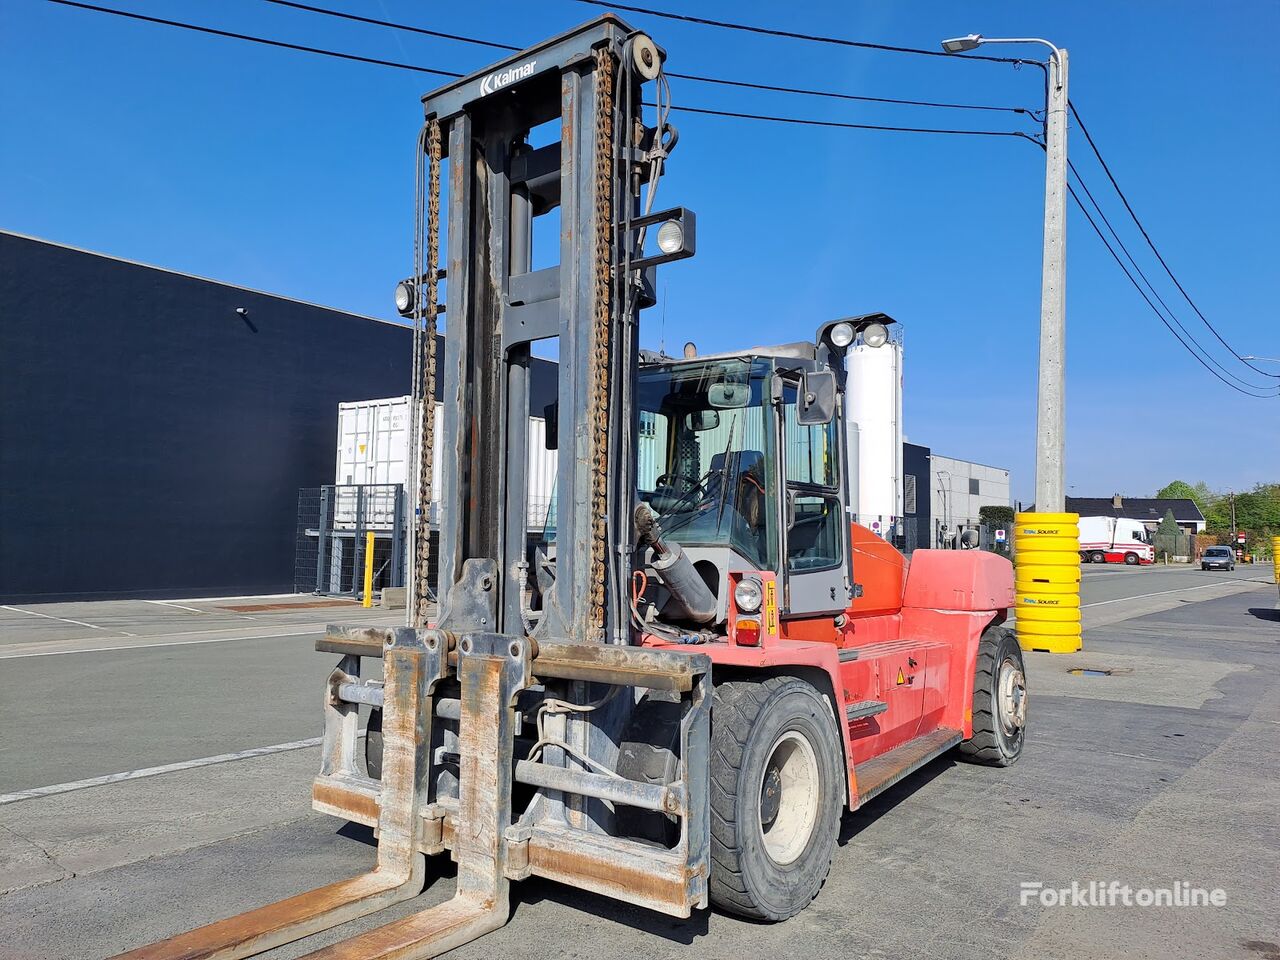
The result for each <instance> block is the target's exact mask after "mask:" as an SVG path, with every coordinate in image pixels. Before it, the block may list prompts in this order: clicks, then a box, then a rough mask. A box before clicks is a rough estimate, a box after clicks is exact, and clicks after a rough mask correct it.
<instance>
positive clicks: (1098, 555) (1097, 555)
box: [1089, 550, 1107, 563]
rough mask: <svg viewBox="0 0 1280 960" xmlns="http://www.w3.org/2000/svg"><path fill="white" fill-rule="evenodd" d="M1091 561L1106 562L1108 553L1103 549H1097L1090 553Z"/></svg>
mask: <svg viewBox="0 0 1280 960" xmlns="http://www.w3.org/2000/svg"><path fill="white" fill-rule="evenodd" d="M1089 562H1090V563H1106V562H1107V555H1106V554H1105V553H1103V552H1102V551H1101V550H1095V551H1094V552H1093V553H1091V554H1089Z"/></svg>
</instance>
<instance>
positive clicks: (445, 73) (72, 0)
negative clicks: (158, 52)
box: [49, 0, 462, 77]
mask: <svg viewBox="0 0 1280 960" xmlns="http://www.w3.org/2000/svg"><path fill="white" fill-rule="evenodd" d="M49 3H56V4H58V5H60V6H63V7H76V8H78V9H80V10H92V11H94V12H96V13H109V14H111V15H112V16H116V17H126V18H128V19H130V20H141V21H143V22H144V23H158V24H161V25H162V26H166V27H178V28H180V29H182V30H194V31H196V32H197V33H207V34H211V35H212V36H215V37H227V38H229V39H231V40H245V41H247V42H249V43H261V44H263V45H265V46H268V47H280V48H282V49H285V50H297V51H299V52H300V53H314V54H318V55H319V56H322V57H334V58H336V59H338V60H353V61H355V62H356V63H371V64H373V65H374V66H378V67H395V68H396V69H397V70H412V71H413V72H415V73H429V74H431V75H433V76H437V77H461V76H462V74H461V73H453V72H452V71H449V70H436V69H434V68H433V67H420V66H418V65H417V64H414V63H401V62H399V61H396V60H379V59H378V58H377V57H362V56H359V55H358V54H354V53H339V52H338V51H336V50H324V49H322V48H320V47H308V46H304V45H303V44H300V43H286V42H285V41H283V40H270V39H268V38H267V37H255V36H253V35H251V34H248V33H234V32H232V31H230V30H216V29H214V28H213V27H203V26H200V25H199V24H195V23H186V22H184V21H182V20H165V19H164V18H163V17H148V16H144V15H143V14H141V13H132V12H130V11H128V10H117V9H115V8H114V7H99V6H97V5H96V4H92V3H80V2H78V0H49Z"/></svg>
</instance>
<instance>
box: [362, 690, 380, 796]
mask: <svg viewBox="0 0 1280 960" xmlns="http://www.w3.org/2000/svg"><path fill="white" fill-rule="evenodd" d="M364 769H365V772H366V773H368V774H369V776H370V777H372V778H373V779H374V780H381V779H382V708H381V707H374V708H373V709H372V710H370V711H369V725H368V726H367V727H366V728H365V732H364Z"/></svg>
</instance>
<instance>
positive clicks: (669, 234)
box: [658, 220, 684, 253]
mask: <svg viewBox="0 0 1280 960" xmlns="http://www.w3.org/2000/svg"><path fill="white" fill-rule="evenodd" d="M683 246H684V228H683V227H681V226H680V221H679V220H668V221H667V222H666V223H664V224H663V225H662V226H660V227H659V228H658V249H659V250H661V251H662V252H663V253H678V252H679V251H680V249H681V248H682V247H683Z"/></svg>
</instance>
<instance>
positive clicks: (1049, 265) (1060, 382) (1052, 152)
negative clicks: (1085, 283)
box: [942, 33, 1067, 513]
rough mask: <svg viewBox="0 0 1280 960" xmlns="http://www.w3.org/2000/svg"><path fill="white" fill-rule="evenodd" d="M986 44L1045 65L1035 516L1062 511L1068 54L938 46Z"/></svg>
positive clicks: (973, 38)
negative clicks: (1038, 58) (1037, 57)
mask: <svg viewBox="0 0 1280 960" xmlns="http://www.w3.org/2000/svg"><path fill="white" fill-rule="evenodd" d="M988 43H1039V44H1043V45H1044V46H1046V47H1048V48H1049V49H1050V50H1051V51H1052V53H1051V54H1050V56H1049V64H1048V89H1047V90H1046V91H1045V94H1046V95H1045V121H1044V147H1045V171H1044V259H1043V268H1042V272H1041V277H1040V379H1039V396H1038V400H1037V404H1036V511H1037V512H1039V513H1062V512H1064V511H1065V509H1066V502H1067V501H1066V427H1067V410H1066V382H1065V379H1066V365H1067V51H1066V50H1062V49H1059V48H1058V47H1056V46H1054V45H1053V44H1052V43H1050V42H1049V41H1048V40H1041V39H1039V38H1034V37H1022V38H994V37H983V36H981V35H980V34H976V33H974V34H970V35H969V36H967V37H957V38H955V39H954V40H944V41H942V49H943V50H944V51H945V52H947V53H964V52H965V51H968V50H975V49H977V48H978V47H979V46H982V45H983V44H988Z"/></svg>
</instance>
